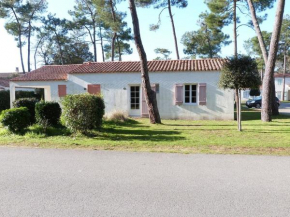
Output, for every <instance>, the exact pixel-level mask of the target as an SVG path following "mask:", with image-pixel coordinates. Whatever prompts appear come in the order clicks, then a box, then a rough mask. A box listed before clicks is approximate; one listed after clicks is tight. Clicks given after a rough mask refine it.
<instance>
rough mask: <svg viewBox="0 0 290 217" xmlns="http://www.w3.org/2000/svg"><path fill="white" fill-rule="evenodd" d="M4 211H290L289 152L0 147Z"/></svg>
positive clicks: (205, 213)
mask: <svg viewBox="0 0 290 217" xmlns="http://www.w3.org/2000/svg"><path fill="white" fill-rule="evenodd" d="M0 161H1V163H0V175H1V177H0V216H9V217H14V216H15V217H16V216H17V217H21V216H62V217H65V216H68V217H74V216H76V217H80V216H84V217H88V216H124V217H130V216H133V217H139V216H142V217H143V216H164V217H170V216H174V217H181V216H198V217H201V216H223V217H224V216H235V217H238V216H242V217H245V216H255V217H259V216H289V215H290V157H270V156H241V155H231V156H225V155H181V154H160V153H126V152H113V151H108V152H107V151H83V150H45V149H19V148H17V149H16V148H0Z"/></svg>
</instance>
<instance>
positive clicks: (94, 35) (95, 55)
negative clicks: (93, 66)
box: [93, 20, 97, 62]
mask: <svg viewBox="0 0 290 217" xmlns="http://www.w3.org/2000/svg"><path fill="white" fill-rule="evenodd" d="M93 22H94V29H93V46H94V61H95V62H97V43H96V26H95V25H96V24H95V21H94V20H93Z"/></svg>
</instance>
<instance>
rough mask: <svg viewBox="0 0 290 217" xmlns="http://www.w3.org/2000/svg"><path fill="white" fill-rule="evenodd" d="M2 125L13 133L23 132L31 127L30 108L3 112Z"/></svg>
mask: <svg viewBox="0 0 290 217" xmlns="http://www.w3.org/2000/svg"><path fill="white" fill-rule="evenodd" d="M0 120H1V123H2V125H3V126H5V127H8V130H9V131H11V132H13V133H20V132H23V131H24V130H25V129H26V128H27V127H28V126H29V125H30V113H29V110H28V108H26V107H20V108H12V109H7V110H4V111H2V113H1V118H0Z"/></svg>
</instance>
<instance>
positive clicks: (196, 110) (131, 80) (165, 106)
mask: <svg viewBox="0 0 290 217" xmlns="http://www.w3.org/2000/svg"><path fill="white" fill-rule="evenodd" d="M224 62H225V60H224V59H201V60H166V61H148V67H149V72H150V73H149V74H150V82H151V85H152V88H153V90H154V91H155V92H156V96H157V102H158V108H159V112H160V115H161V118H164V119H212V120H214V119H223V120H233V119H234V94H233V91H232V90H223V89H220V88H219V87H218V82H219V78H220V70H221V67H222V65H223V63H224ZM141 86H142V81H141V73H140V62H139V61H134V62H89V63H84V64H81V65H63V66H53V65H51V66H43V67H41V68H39V69H37V70H35V71H32V72H30V73H27V74H25V75H23V76H20V77H17V78H14V79H12V80H11V81H10V90H11V92H10V94H11V97H10V98H11V105H12V102H13V100H14V99H15V88H17V87H22V88H26V87H29V88H44V93H45V97H44V98H45V100H47V101H59V102H60V101H61V98H62V97H64V96H65V95H67V94H80V93H86V92H88V93H90V94H101V95H102V96H103V98H104V101H105V105H106V113H107V114H108V113H111V112H114V111H122V112H125V113H127V114H128V115H130V116H133V117H147V116H148V110H147V105H146V102H145V99H144V96H143V91H142V88H141Z"/></svg>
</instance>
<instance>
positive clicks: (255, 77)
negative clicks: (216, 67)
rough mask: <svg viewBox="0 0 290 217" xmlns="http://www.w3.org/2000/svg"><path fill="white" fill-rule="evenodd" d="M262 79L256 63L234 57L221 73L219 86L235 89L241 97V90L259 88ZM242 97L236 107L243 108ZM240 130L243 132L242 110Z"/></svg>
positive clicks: (239, 115)
mask: <svg viewBox="0 0 290 217" xmlns="http://www.w3.org/2000/svg"><path fill="white" fill-rule="evenodd" d="M259 85H261V78H260V74H259V72H258V66H257V63H256V61H255V60H254V59H253V58H251V57H249V56H244V55H238V56H237V57H235V56H233V57H230V58H228V59H227V61H226V63H225V64H224V66H223V68H222V72H221V77H220V81H219V86H220V87H221V88H224V89H233V90H235V91H236V93H238V95H239V96H240V90H241V89H246V88H253V89H254V88H258V87H259ZM240 103H241V100H240V97H237V102H236V105H237V107H238V106H239V108H241V104H240ZM237 120H238V122H239V123H238V130H239V131H241V130H242V127H241V109H239V112H238V113H237Z"/></svg>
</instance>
